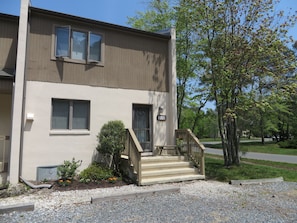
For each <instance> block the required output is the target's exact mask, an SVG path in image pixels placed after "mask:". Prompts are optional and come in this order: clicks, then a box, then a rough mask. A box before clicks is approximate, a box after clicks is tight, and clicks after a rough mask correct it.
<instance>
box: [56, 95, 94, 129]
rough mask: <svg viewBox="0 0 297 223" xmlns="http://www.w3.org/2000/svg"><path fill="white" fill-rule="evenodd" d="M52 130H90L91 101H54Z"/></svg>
mask: <svg viewBox="0 0 297 223" xmlns="http://www.w3.org/2000/svg"><path fill="white" fill-rule="evenodd" d="M51 129H52V130H78V129H83V130H89V129H90V101H85V100H68V99H55V98H53V99H52V117H51Z"/></svg>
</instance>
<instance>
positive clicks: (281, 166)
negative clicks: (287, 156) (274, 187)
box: [205, 154, 297, 182]
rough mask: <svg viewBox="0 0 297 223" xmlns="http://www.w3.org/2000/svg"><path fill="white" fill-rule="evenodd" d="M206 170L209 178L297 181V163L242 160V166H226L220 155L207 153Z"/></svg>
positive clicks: (227, 180)
mask: <svg viewBox="0 0 297 223" xmlns="http://www.w3.org/2000/svg"><path fill="white" fill-rule="evenodd" d="M205 172H206V177H207V179H213V180H219V181H224V182H229V181H230V180H249V179H261V178H276V177H283V178H284V180H285V181H292V182H297V165H295V164H287V163H275V162H269V161H260V160H256V161H255V160H250V159H244V160H242V162H241V164H240V166H232V167H230V168H226V167H225V166H224V161H223V159H222V157H220V156H213V155H209V154H207V155H206V158H205Z"/></svg>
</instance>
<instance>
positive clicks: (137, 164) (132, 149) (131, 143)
mask: <svg viewBox="0 0 297 223" xmlns="http://www.w3.org/2000/svg"><path fill="white" fill-rule="evenodd" d="M142 152H143V150H142V148H141V145H140V143H139V142H138V140H137V137H136V135H135V133H134V131H133V130H132V129H127V130H126V143H125V150H124V151H123V152H122V155H126V156H128V159H129V162H130V163H131V164H132V165H133V168H134V171H135V172H136V173H137V182H138V184H140V183H141V153H142Z"/></svg>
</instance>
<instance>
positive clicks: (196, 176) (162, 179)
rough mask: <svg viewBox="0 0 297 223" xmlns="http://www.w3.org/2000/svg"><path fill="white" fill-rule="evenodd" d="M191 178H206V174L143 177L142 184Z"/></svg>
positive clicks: (181, 180) (188, 179) (180, 180)
mask: <svg viewBox="0 0 297 223" xmlns="http://www.w3.org/2000/svg"><path fill="white" fill-rule="evenodd" d="M190 180H205V176H204V175H198V174H192V175H186V176H183V175H180V176H178V177H177V176H167V177H155V178H148V179H142V180H141V182H140V185H142V186H145V185H152V184H160V183H173V182H183V181H190Z"/></svg>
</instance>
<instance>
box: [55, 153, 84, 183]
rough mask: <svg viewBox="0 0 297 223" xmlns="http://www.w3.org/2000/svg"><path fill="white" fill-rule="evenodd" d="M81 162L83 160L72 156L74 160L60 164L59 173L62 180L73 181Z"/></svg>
mask: <svg viewBox="0 0 297 223" xmlns="http://www.w3.org/2000/svg"><path fill="white" fill-rule="evenodd" d="M81 163H82V161H81V160H78V161H75V159H74V158H72V161H69V160H65V161H64V164H63V165H61V166H58V172H57V174H58V177H59V178H60V180H63V181H65V180H70V181H72V180H73V178H74V177H75V175H76V171H77V168H78V167H80V165H81Z"/></svg>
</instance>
